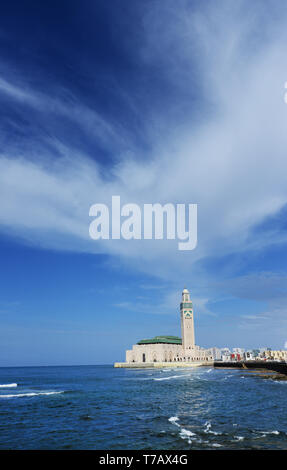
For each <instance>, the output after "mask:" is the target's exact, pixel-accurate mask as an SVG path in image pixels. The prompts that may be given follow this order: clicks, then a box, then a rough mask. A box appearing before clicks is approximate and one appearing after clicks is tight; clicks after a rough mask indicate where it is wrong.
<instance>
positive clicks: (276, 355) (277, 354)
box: [264, 349, 287, 361]
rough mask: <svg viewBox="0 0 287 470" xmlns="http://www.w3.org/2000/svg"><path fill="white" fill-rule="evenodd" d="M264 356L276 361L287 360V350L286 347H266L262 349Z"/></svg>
mask: <svg viewBox="0 0 287 470" xmlns="http://www.w3.org/2000/svg"><path fill="white" fill-rule="evenodd" d="M264 356H265V357H266V359H267V360H268V359H269V360H276V361H287V351H286V349H281V350H278V351H277V350H276V351H275V350H271V349H268V350H266V351H264Z"/></svg>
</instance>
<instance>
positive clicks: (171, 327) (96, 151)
mask: <svg viewBox="0 0 287 470" xmlns="http://www.w3.org/2000/svg"><path fill="white" fill-rule="evenodd" d="M286 21H287V5H286V3H285V2H283V1H277V2H271V1H265V2H261V1H254V2H252V3H250V2H247V1H237V2H227V1H226V2H225V1H223V0H222V1H212V2H211V1H206V2H195V1H194V2H193V1H185V0H179V1H178V2H177V3H176V5H175V3H174V2H173V1H171V0H165V1H164V2H163V1H157V0H154V1H145V2H141V1H140V0H125V1H124V2H123V1H120V0H113V2H105V1H100V0H97V1H88V0H85V1H82V2H79V1H73V0H69V1H66V0H62V1H61V2H56V1H50V2H36V1H32V0H30V1H28V0H21V1H20V0H18V1H15V0H11V1H10V2H9V3H8V2H6V4H3V5H2V6H1V19H0V254H1V258H0V259H1V271H0V276H1V278H0V323H1V329H0V366H8V365H38V364H39V365H49V364H59V365H60V364H97V363H111V362H113V361H116V360H123V359H124V351H125V349H127V348H129V347H130V346H131V345H132V344H133V343H135V342H136V341H138V340H139V339H142V338H144V337H151V336H154V335H156V334H180V321H179V301H180V293H181V290H182V288H183V287H184V286H185V285H186V286H187V287H188V288H189V289H190V291H191V295H192V299H193V301H194V307H195V321H196V342H197V344H199V345H201V346H204V347H209V346H219V347H224V346H229V347H246V348H250V347H261V346H263V347H264V346H270V347H273V348H283V347H284V344H285V342H286V341H287V307H286V305H287V268H286V266H287V233H286V228H287V209H286V207H287V205H286V203H287V177H286V174H287V156H286V149H287V105H286V104H285V103H284V92H285V90H284V83H285V82H286V81H287V62H286V46H287V31H286V27H285V26H286ZM112 195H120V196H121V200H122V202H123V203H125V202H133V203H138V204H140V205H141V204H143V203H155V202H158V203H162V204H164V203H167V202H171V203H174V204H175V203H186V204H188V203H195V204H198V246H197V248H196V249H195V250H193V251H191V252H180V251H178V250H177V248H176V245H175V244H172V243H173V242H164V241H159V240H150V241H145V240H137V241H135V240H133V241H128V242H127V241H125V240H110V241H97V242H96V241H93V240H91V239H89V232H88V229H89V224H90V222H91V220H90V218H89V208H90V206H91V205H92V204H94V203H107V204H109V203H110V201H111V197H112ZM108 342H110V343H111V347H110V348H109V351H108V352H107V350H106V345H107V343H108Z"/></svg>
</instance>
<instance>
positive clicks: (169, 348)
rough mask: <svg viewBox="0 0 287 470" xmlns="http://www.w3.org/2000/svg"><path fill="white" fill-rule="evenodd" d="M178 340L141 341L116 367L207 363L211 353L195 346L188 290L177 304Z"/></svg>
mask: <svg viewBox="0 0 287 470" xmlns="http://www.w3.org/2000/svg"><path fill="white" fill-rule="evenodd" d="M180 319H181V338H180V337H178V336H155V337H154V338H151V339H142V340H140V341H138V343H137V344H135V345H133V347H132V349H129V350H128V351H126V362H125V363H115V367H128V366H129V365H130V366H131V367H132V366H147V365H149V364H152V365H154V366H156V365H160V364H163V365H167V363H171V364H172V365H175V364H177V365H182V366H184V365H186V364H191V363H208V362H209V363H210V362H212V361H213V355H212V352H211V350H209V349H204V348H201V347H200V346H197V345H196V344H195V333H194V310H193V305H192V301H191V299H190V294H189V291H188V290H187V289H186V288H184V289H183V291H182V298H181V303H180Z"/></svg>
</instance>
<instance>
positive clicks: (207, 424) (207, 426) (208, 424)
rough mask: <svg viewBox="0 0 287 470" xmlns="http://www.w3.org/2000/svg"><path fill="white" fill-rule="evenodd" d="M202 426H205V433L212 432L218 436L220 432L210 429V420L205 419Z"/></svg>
mask: <svg viewBox="0 0 287 470" xmlns="http://www.w3.org/2000/svg"><path fill="white" fill-rule="evenodd" d="M204 426H205V429H204V432H205V433H206V434H214V435H215V436H220V435H221V434H222V433H221V432H216V431H212V429H210V428H211V423H210V421H206V423H205V425H204Z"/></svg>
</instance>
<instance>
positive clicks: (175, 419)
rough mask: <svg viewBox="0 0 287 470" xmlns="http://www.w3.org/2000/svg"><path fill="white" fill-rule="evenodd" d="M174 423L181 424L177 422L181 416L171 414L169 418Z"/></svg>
mask: <svg viewBox="0 0 287 470" xmlns="http://www.w3.org/2000/svg"><path fill="white" fill-rule="evenodd" d="M168 420H169V421H170V422H171V423H172V424H175V425H176V426H179V424H178V423H177V421H179V418H178V417H177V416H171V417H170V418H169V419H168Z"/></svg>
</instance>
